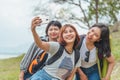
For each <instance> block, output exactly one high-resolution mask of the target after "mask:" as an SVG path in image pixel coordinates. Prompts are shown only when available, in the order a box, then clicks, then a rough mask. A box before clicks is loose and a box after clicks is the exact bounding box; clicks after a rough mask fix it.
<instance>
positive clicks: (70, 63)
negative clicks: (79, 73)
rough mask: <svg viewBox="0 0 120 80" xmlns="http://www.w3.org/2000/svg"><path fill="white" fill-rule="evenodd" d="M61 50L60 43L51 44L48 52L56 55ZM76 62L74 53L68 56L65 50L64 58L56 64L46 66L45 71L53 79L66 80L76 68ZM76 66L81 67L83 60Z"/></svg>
mask: <svg viewBox="0 0 120 80" xmlns="http://www.w3.org/2000/svg"><path fill="white" fill-rule="evenodd" d="M59 48H60V44H59V43H58V42H50V49H49V51H48V52H49V53H51V55H54V54H55V53H56V52H57V51H58V49H59ZM74 60H75V59H74V51H73V53H72V54H68V53H67V52H66V50H65V49H64V51H63V54H62V56H61V57H60V58H59V59H57V60H56V61H55V62H54V63H52V64H50V65H46V66H45V67H44V70H45V71H46V72H47V73H48V74H49V75H51V76H53V77H56V78H59V79H60V80H65V78H66V77H67V76H68V75H69V73H70V72H71V71H72V69H73V68H74V64H75V63H74ZM76 66H81V59H79V61H78V62H77V64H76Z"/></svg>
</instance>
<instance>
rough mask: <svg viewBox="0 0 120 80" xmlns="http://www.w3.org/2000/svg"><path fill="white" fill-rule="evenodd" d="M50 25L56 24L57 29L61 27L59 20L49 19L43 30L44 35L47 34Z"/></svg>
mask: <svg viewBox="0 0 120 80" xmlns="http://www.w3.org/2000/svg"><path fill="white" fill-rule="evenodd" d="M50 26H56V27H58V28H59V29H60V28H61V27H62V25H61V23H60V22H59V21H50V22H49V23H48V25H47V27H46V30H45V33H46V36H48V29H49V27H50Z"/></svg>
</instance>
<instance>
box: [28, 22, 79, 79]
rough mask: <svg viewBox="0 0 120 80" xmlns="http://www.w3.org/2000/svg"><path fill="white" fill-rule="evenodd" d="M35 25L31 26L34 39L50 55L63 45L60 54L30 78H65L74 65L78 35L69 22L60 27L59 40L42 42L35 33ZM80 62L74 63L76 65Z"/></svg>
mask: <svg viewBox="0 0 120 80" xmlns="http://www.w3.org/2000/svg"><path fill="white" fill-rule="evenodd" d="M35 28H36V27H35V26H32V27H31V31H32V34H33V37H34V40H35V42H36V44H37V45H38V47H40V48H41V49H43V50H45V51H48V52H49V53H50V54H51V55H54V54H56V52H57V51H58V49H59V48H60V46H63V47H64V51H63V53H61V54H62V56H61V57H60V58H59V59H57V60H56V61H55V62H53V63H52V64H50V65H46V66H44V68H43V69H42V70H40V71H38V72H37V73H35V74H34V75H33V76H32V77H31V78H30V80H66V78H67V77H68V75H69V74H70V73H71V71H72V69H73V68H74V67H75V63H74V61H75V59H74V55H75V47H76V45H77V44H78V42H79V35H78V33H77V31H76V29H75V28H74V26H72V25H70V24H66V25H64V26H63V27H62V28H61V32H60V36H59V42H44V41H42V40H41V39H40V38H39V36H38V34H37V33H36V30H35ZM77 66H80V63H77V64H76V67H77Z"/></svg>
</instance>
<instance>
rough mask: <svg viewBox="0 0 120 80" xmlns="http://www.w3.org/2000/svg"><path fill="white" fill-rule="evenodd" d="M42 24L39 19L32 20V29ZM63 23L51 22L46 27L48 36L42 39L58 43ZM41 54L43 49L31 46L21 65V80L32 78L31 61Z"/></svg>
mask: <svg viewBox="0 0 120 80" xmlns="http://www.w3.org/2000/svg"><path fill="white" fill-rule="evenodd" d="M40 23H41V19H40V18H39V17H35V18H34V19H33V20H32V24H31V26H32V27H35V26H38V25H40ZM61 27H62V26H61V23H60V22H59V21H50V22H49V23H48V25H47V27H46V31H45V32H46V36H44V37H42V39H43V40H45V41H55V42H56V41H57V39H58V36H59V31H60V28H61ZM40 52H41V49H40V48H38V47H37V46H36V44H35V43H33V44H32V45H31V47H30V48H29V50H28V52H27V53H26V54H25V56H24V57H23V59H22V61H21V63H20V75H19V80H26V79H27V78H29V77H31V76H32V74H30V73H29V72H28V68H29V65H30V63H31V61H32V60H33V59H34V58H35V57H36V56H37V55H38V54H39V53H40Z"/></svg>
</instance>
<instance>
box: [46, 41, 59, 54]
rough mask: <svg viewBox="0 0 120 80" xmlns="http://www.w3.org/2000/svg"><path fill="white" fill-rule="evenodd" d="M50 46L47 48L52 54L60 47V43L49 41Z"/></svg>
mask: <svg viewBox="0 0 120 80" xmlns="http://www.w3.org/2000/svg"><path fill="white" fill-rule="evenodd" d="M49 44H50V48H49V50H48V52H49V53H51V54H52V55H54V54H55V53H56V52H57V51H58V50H59V48H60V44H59V43H58V42H49Z"/></svg>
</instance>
